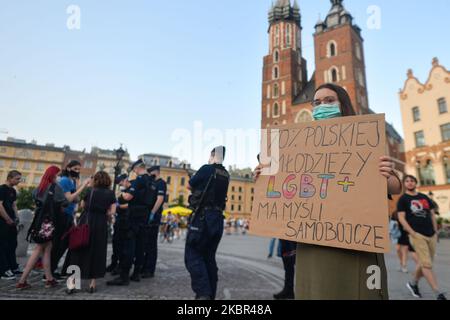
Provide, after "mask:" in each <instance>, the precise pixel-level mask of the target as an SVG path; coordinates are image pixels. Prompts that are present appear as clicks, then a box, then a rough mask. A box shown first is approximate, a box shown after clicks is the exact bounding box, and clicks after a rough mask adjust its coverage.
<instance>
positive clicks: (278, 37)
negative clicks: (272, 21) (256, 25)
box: [275, 26, 280, 46]
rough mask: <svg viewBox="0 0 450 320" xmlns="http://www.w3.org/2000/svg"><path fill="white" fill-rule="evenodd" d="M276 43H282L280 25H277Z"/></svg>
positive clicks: (277, 44)
mask: <svg viewBox="0 0 450 320" xmlns="http://www.w3.org/2000/svg"><path fill="white" fill-rule="evenodd" d="M275 45H276V46H279V45H280V27H279V26H276V27H275Z"/></svg>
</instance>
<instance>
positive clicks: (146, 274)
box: [142, 167, 167, 278]
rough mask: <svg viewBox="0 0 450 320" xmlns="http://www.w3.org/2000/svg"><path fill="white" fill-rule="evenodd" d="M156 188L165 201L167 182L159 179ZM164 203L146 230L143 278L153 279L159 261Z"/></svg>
mask: <svg viewBox="0 0 450 320" xmlns="http://www.w3.org/2000/svg"><path fill="white" fill-rule="evenodd" d="M153 170H159V167H152V168H150V169H149V170H148V171H149V172H151V171H153ZM154 185H155V188H156V195H157V196H162V197H163V198H164V200H165V198H166V193H167V185H166V182H165V181H164V180H163V179H161V178H159V179H158V180H155V181H154ZM163 205H164V202H163V203H162V204H161V206H160V207H159V209H158V211H157V212H156V213H155V215H154V216H153V217H151V220H150V219H149V222H148V226H147V228H146V235H145V240H146V241H145V246H144V265H143V268H142V277H143V278H152V277H153V276H154V274H155V269H156V261H157V260H158V233H159V226H160V224H161V216H162V211H163Z"/></svg>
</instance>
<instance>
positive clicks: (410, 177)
mask: <svg viewBox="0 0 450 320" xmlns="http://www.w3.org/2000/svg"><path fill="white" fill-rule="evenodd" d="M407 179H412V180H414V182H415V183H416V184H417V183H419V181H417V178H416V177H414V176H412V175H410V174H407V175H406V176H404V177H403V184H404V183H405V182H406V180H407Z"/></svg>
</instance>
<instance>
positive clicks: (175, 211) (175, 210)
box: [163, 206, 192, 217]
mask: <svg viewBox="0 0 450 320" xmlns="http://www.w3.org/2000/svg"><path fill="white" fill-rule="evenodd" d="M169 212H170V213H171V214H175V215H180V216H183V217H184V216H189V215H191V213H192V210H190V209H188V208H184V207H180V206H178V207H173V208H168V209H166V210H164V211H163V215H165V216H166V215H168V214H169Z"/></svg>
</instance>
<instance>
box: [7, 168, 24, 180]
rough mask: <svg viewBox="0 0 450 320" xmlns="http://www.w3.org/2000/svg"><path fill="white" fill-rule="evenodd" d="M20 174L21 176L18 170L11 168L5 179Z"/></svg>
mask: <svg viewBox="0 0 450 320" xmlns="http://www.w3.org/2000/svg"><path fill="white" fill-rule="evenodd" d="M20 176H22V174H21V173H20V172H19V171H17V170H12V171H10V172H9V173H8V176H7V178H6V179H8V180H11V179H14V178H15V177H20Z"/></svg>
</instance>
